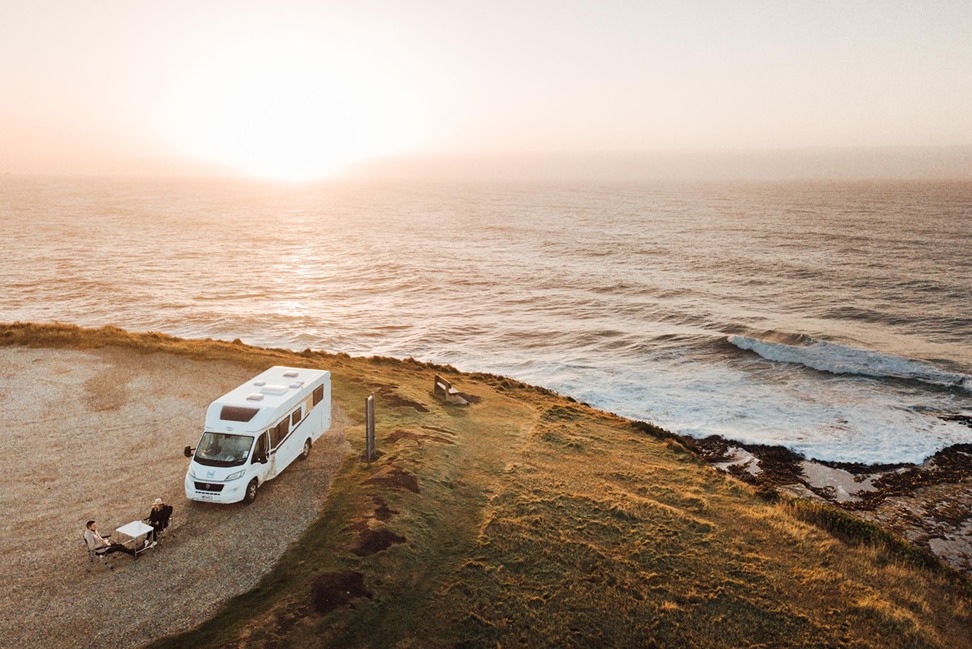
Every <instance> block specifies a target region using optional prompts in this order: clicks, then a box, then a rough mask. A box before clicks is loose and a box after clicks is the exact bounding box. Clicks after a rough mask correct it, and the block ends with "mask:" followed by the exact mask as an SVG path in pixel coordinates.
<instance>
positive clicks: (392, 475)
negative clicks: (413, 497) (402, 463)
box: [364, 467, 419, 493]
mask: <svg viewBox="0 0 972 649" xmlns="http://www.w3.org/2000/svg"><path fill="white" fill-rule="evenodd" d="M364 484H373V485H380V486H384V487H391V488H392V489H406V490H408V491H411V492H413V493H418V492H419V485H418V478H416V477H415V476H414V475H412V474H411V473H409V472H408V471H404V470H402V469H399V468H398V467H385V468H384V469H381V470H380V471H379V472H378V474H377V475H375V476H374V477H371V478H368V479H367V480H365V481H364Z"/></svg>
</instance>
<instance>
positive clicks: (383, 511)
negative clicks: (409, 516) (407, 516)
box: [375, 498, 398, 521]
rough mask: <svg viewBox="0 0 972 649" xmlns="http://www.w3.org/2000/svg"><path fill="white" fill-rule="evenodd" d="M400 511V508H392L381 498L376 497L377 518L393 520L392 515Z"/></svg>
mask: <svg viewBox="0 0 972 649" xmlns="http://www.w3.org/2000/svg"><path fill="white" fill-rule="evenodd" d="M397 513H398V510H395V509H392V508H391V507H389V506H388V503H386V502H385V501H384V500H382V499H381V498H375V518H376V519H378V520H380V521H388V520H391V517H392V516H394V515H395V514H397Z"/></svg>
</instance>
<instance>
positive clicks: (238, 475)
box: [226, 469, 246, 482]
mask: <svg viewBox="0 0 972 649" xmlns="http://www.w3.org/2000/svg"><path fill="white" fill-rule="evenodd" d="M244 473H246V469H243V470H242V471H237V472H236V473H231V474H229V475H228V476H226V481H227V482H229V481H230V480H236V479H237V478H242V477H243V474H244Z"/></svg>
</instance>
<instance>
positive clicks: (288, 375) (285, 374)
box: [284, 370, 297, 379]
mask: <svg viewBox="0 0 972 649" xmlns="http://www.w3.org/2000/svg"><path fill="white" fill-rule="evenodd" d="M284 376H286V377H287V378H288V379H292V378H296V376H297V372H295V371H293V370H290V371H289V372H284Z"/></svg>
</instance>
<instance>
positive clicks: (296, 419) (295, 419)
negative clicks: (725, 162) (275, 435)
mask: <svg viewBox="0 0 972 649" xmlns="http://www.w3.org/2000/svg"><path fill="white" fill-rule="evenodd" d="M302 411H303V408H297V410H294V414H292V415H290V423H291V424H292V425H294V426H296V425H297V424H299V423H300V420H301V412H302Z"/></svg>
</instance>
